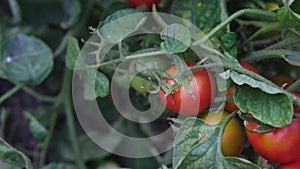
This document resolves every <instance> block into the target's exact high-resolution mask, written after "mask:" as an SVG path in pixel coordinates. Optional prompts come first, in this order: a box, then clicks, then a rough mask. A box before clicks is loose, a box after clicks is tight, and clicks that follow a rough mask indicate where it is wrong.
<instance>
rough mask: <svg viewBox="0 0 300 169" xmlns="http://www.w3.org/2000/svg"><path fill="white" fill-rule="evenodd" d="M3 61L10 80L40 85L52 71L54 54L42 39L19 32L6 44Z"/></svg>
mask: <svg viewBox="0 0 300 169" xmlns="http://www.w3.org/2000/svg"><path fill="white" fill-rule="evenodd" d="M1 62H2V65H3V66H4V71H5V74H6V75H7V77H8V78H9V79H10V80H13V81H16V82H25V83H30V84H33V85H38V84H40V83H41V82H42V81H43V80H45V79H46V78H47V76H48V75H49V73H50V72H51V70H52V67H53V56H52V52H51V50H50V48H49V47H48V46H47V45H46V44H45V43H44V42H42V41H41V40H40V39H37V38H35V37H32V36H27V35H23V34H19V35H17V36H14V37H11V38H10V39H9V40H8V41H7V43H6V44H5V47H4V50H3V57H2V60H1Z"/></svg>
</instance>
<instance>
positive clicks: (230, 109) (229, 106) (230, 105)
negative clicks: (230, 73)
mask: <svg viewBox="0 0 300 169" xmlns="http://www.w3.org/2000/svg"><path fill="white" fill-rule="evenodd" d="M240 64H241V65H242V66H243V67H244V68H245V69H248V70H250V71H252V72H254V73H256V74H259V73H258V71H257V70H256V69H255V68H254V67H252V66H251V65H250V64H248V63H246V62H243V61H241V62H240ZM233 95H234V85H233V86H231V87H230V88H229V89H228V90H227V91H226V96H227V97H231V98H229V99H227V101H226V104H225V110H227V111H228V112H229V113H231V112H234V111H236V110H238V109H239V108H238V107H237V106H236V104H235V103H234V101H233Z"/></svg>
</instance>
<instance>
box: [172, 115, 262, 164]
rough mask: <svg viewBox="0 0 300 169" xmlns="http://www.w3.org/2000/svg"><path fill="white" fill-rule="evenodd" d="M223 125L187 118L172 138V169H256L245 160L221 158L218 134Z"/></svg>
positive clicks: (220, 136) (220, 135)
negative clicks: (173, 140) (173, 139)
mask: <svg viewBox="0 0 300 169" xmlns="http://www.w3.org/2000/svg"><path fill="white" fill-rule="evenodd" d="M224 125H225V124H224V123H220V124H219V125H213V126H212V125H209V124H207V123H205V122H204V121H202V120H201V119H198V118H194V117H189V118H187V119H186V120H185V121H184V122H183V124H182V125H181V126H180V129H179V131H178V133H177V135H176V138H175V142H174V154H173V168H175V169H195V168H197V169H207V168H224V169H249V168H251V169H258V167H257V166H256V165H255V164H252V163H251V162H249V161H247V160H244V159H241V158H234V157H223V155H222V152H221V145H220V144H221V140H222V134H221V133H220V132H221V128H222V127H224ZM200 140H201V141H200Z"/></svg>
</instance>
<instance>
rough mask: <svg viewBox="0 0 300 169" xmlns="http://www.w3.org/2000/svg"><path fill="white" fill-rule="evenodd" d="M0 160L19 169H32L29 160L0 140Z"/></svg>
mask: <svg viewBox="0 0 300 169" xmlns="http://www.w3.org/2000/svg"><path fill="white" fill-rule="evenodd" d="M0 160H1V161H3V162H4V163H7V164H11V165H13V166H18V167H19V168H25V169H32V165H31V162H30V160H29V158H28V157H27V156H26V155H25V154H23V153H22V152H20V151H18V150H16V149H15V148H13V147H12V146H10V145H9V144H8V143H6V142H5V141H4V140H3V139H2V138H0Z"/></svg>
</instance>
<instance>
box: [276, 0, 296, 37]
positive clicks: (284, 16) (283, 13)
mask: <svg viewBox="0 0 300 169" xmlns="http://www.w3.org/2000/svg"><path fill="white" fill-rule="evenodd" d="M284 3H285V4H284V6H283V7H281V8H279V9H278V10H277V14H278V17H279V21H280V22H281V24H283V25H284V26H286V27H287V28H289V29H290V30H291V31H293V32H295V33H297V34H298V35H299V36H300V7H299V6H300V2H299V0H286V1H284Z"/></svg>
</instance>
